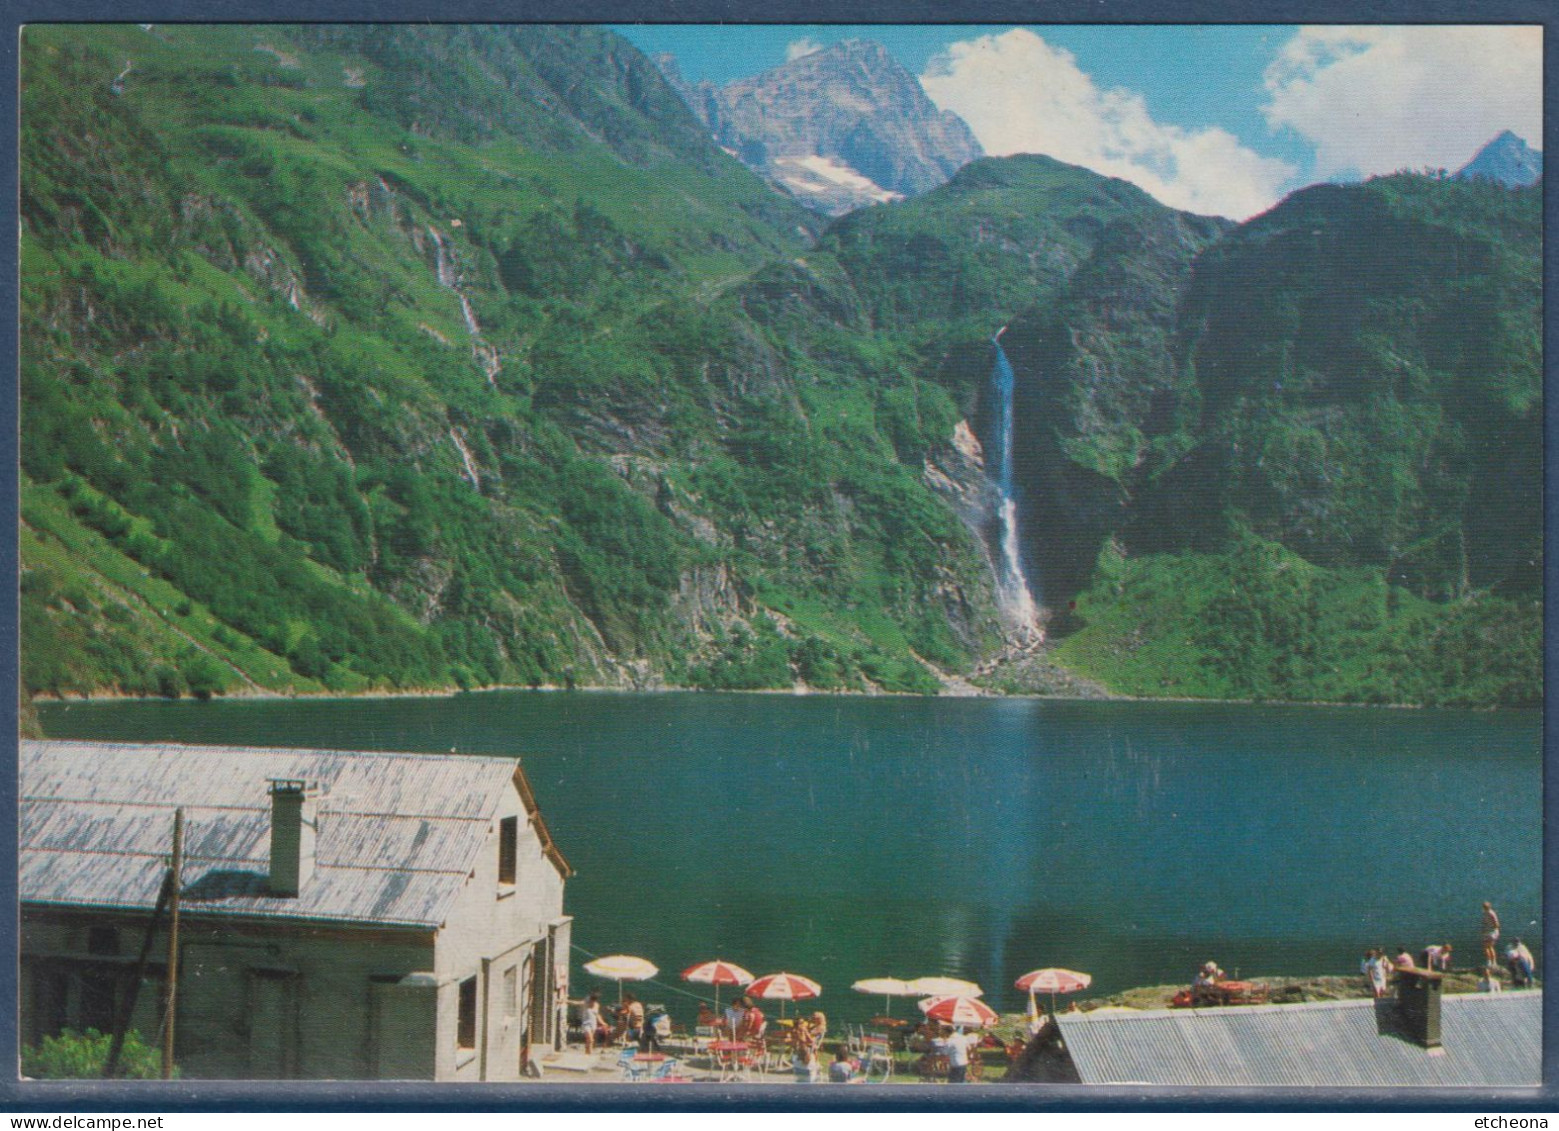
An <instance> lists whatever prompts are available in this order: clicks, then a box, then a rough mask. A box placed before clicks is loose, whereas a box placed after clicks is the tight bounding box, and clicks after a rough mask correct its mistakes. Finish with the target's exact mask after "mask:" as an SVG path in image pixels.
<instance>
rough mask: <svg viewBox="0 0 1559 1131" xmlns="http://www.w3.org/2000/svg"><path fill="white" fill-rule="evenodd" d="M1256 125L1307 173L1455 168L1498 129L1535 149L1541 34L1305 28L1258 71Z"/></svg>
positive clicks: (1539, 123)
mask: <svg viewBox="0 0 1559 1131" xmlns="http://www.w3.org/2000/svg"><path fill="white" fill-rule="evenodd" d="M1266 86H1267V92H1268V95H1269V101H1268V103H1267V105H1266V106H1264V107H1263V108H1262V112H1263V113H1264V114H1265V115H1266V118H1267V121H1268V122H1269V123H1270V124H1271V125H1273V126H1274V127H1277V126H1289V127H1292V128H1293V129H1294V130H1295V131H1296V132H1298V133H1299V134H1300V135H1301V136H1303V137H1305V138H1306V139H1308V140H1309V141H1310V142H1312V143H1313V144H1314V145H1315V147H1316V170H1315V173H1316V176H1318V177H1331V176H1335V175H1338V174H1350V173H1356V174H1360V175H1363V176H1370V175H1373V174H1376V173H1390V172H1394V171H1396V170H1398V169H1405V168H1406V169H1417V168H1423V167H1426V166H1427V167H1431V168H1446V169H1457V168H1460V167H1461V166H1462V165H1464V164H1465V163H1466V162H1467V160H1468V159H1469V158H1471V157H1472V155H1473V154H1474V153H1476V152H1477V151H1478V149H1480V148H1481V147H1482V146H1483V145H1484V143H1486V142H1487V141H1489V139H1490V138H1492V137H1494V135H1495V134H1497V133H1499V132H1500V131H1501V130H1506V129H1508V130H1514V131H1515V132H1516V133H1517V134H1519V135H1520V136H1521V137H1523V138H1525V139H1526V140H1527V142H1528V143H1529V144H1532V145H1534V146H1540V145H1541V144H1542V135H1543V128H1542V127H1543V29H1542V28H1541V27H1536V26H1534V27H1449V26H1439V27H1434V26H1414V27H1316V28H1304V29H1302V30H1301V31H1300V32H1299V33H1298V34H1297V35H1296V36H1295V37H1294V38H1293V39H1291V40H1290V41H1289V42H1288V43H1287V44H1285V45H1284V47H1283V49H1282V50H1281V51H1280V52H1279V53H1278V57H1277V58H1276V59H1275V60H1273V62H1272V64H1271V65H1270V66H1269V67H1268V68H1267V73H1266Z"/></svg>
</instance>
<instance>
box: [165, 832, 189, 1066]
mask: <svg viewBox="0 0 1559 1131" xmlns="http://www.w3.org/2000/svg"><path fill="white" fill-rule="evenodd" d="M169 872H170V874H171V875H172V877H173V884H172V890H171V891H170V893H169V895H168V973H167V976H166V977H165V979H164V981H163V991H162V1078H163V1079H164V1080H171V1079H173V1019H174V1011H175V1010H176V1009H177V1007H178V1000H179V888H180V887H182V886H183V883H184V810H183V809H175V810H174V812H173V865H172V867H171V868H169Z"/></svg>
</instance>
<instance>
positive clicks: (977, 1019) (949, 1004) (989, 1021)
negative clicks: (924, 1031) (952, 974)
mask: <svg viewBox="0 0 1559 1131" xmlns="http://www.w3.org/2000/svg"><path fill="white" fill-rule="evenodd" d="M918 1004H919V1006H920V1011H921V1012H922V1013H924V1014H925V1015H926V1016H927V1017H930V1018H931V1019H933V1020H935V1021H945V1022H946V1023H947V1024H949V1025H975V1026H980V1027H983V1026H986V1025H994V1024H995V1023H996V1011H995V1010H994V1009H992V1008H991V1007H990V1006H988V1005H986V1004H985V1003H984V1002H983V1001H981V1000H980V999H979V998H973V997H965V996H964V995H963V994H940V995H938V996H937V997H930V998H927V999H926V1000H925V1001H922V1002H919V1003H918Z"/></svg>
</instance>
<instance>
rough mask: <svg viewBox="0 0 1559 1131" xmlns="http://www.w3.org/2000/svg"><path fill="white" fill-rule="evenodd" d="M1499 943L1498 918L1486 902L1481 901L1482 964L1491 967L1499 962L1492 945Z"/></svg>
mask: <svg viewBox="0 0 1559 1131" xmlns="http://www.w3.org/2000/svg"><path fill="white" fill-rule="evenodd" d="M1497 942H1499V916H1498V915H1497V914H1495V912H1494V908H1493V906H1492V905H1491V904H1490V903H1489V901H1488V900H1486V899H1485V900H1484V901H1483V964H1484V965H1485V966H1493V965H1495V964H1497V963H1498V962H1499V956H1498V955H1497V954H1496V953H1495V950H1494V944H1495V943H1497Z"/></svg>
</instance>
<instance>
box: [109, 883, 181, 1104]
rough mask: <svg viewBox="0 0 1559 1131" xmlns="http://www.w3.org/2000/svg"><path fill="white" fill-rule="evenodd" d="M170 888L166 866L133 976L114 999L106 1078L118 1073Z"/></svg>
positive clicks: (111, 1077)
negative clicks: (114, 1010) (114, 1014)
mask: <svg viewBox="0 0 1559 1131" xmlns="http://www.w3.org/2000/svg"><path fill="white" fill-rule="evenodd" d="M172 891H173V869H172V868H169V869H168V870H167V871H165V872H163V874H162V887H161V888H159V889H158V891H157V906H156V907H154V908H152V921H151V922H150V923H148V924H147V925H146V937H145V938H144V939H142V940H141V956H140V958H138V959H136V963H135V976H134V977H133V978H131V979H130V985H129V988H128V989H127V990H126V991H125V993H124V994H123V996H122V997H119V998H116V999H115V1003H116V1006H117V1009H118V1012H117V1015H116V1016H115V1019H114V1039H113V1043H112V1044H110V1045H109V1046H108V1063H107V1064H106V1065H104V1066H103V1075H104V1076H105V1077H106V1078H108V1079H110V1080H112V1079H113V1078H114V1077H115V1076H117V1075H119V1059H120V1057H121V1056H122V1055H123V1054H124V1047H125V1033H126V1032H127V1031H128V1029H129V1028H130V1022H131V1020H132V1019H133V1018H134V1017H135V1003H136V1001H137V999H139V998H140V996H141V980H142V979H144V978H145V977H146V961H147V959H149V958H150V957H151V954H152V938H153V937H154V936H155V935H156V934H157V924H158V923H159V922H161V921H162V913H163V911H164V909H165V908H167V906H168V897H169V896H170V894H171V893H172Z"/></svg>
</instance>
